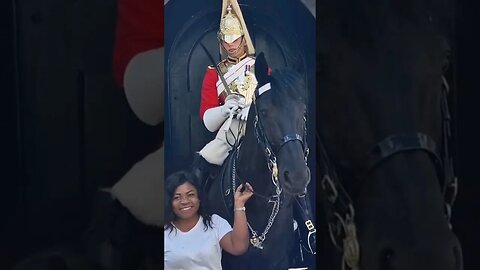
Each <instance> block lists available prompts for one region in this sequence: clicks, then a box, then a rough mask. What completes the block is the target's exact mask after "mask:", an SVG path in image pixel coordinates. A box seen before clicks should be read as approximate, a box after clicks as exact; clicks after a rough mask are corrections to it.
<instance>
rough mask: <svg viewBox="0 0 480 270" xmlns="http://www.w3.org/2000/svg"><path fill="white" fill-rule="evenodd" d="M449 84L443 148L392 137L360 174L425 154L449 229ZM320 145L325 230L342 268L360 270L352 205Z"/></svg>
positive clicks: (452, 185) (452, 183)
mask: <svg viewBox="0 0 480 270" xmlns="http://www.w3.org/2000/svg"><path fill="white" fill-rule="evenodd" d="M449 91H450V88H449V85H448V83H447V80H446V79H445V77H443V76H442V93H441V115H442V146H443V148H442V149H438V148H437V144H436V143H435V141H434V140H433V139H432V138H431V137H430V136H428V135H427V134H424V133H421V132H417V133H406V134H393V135H391V136H388V137H387V138H385V139H384V140H382V141H380V142H379V143H377V144H376V145H375V147H374V148H373V150H372V151H371V153H370V154H369V156H368V157H367V158H366V163H365V164H366V165H365V166H364V169H363V171H362V173H361V175H362V179H365V178H366V177H367V176H368V175H369V174H370V173H371V172H372V171H373V170H374V169H375V168H377V167H378V166H379V165H380V164H381V163H382V162H383V161H385V160H386V159H388V158H390V157H392V156H393V155H396V154H398V153H401V152H406V151H424V152H426V153H428V154H429V156H430V157H431V158H432V159H433V162H434V164H435V167H436V170H437V174H438V177H439V178H440V180H441V182H443V183H442V184H443V194H444V200H445V215H446V219H447V222H448V224H449V226H450V229H451V223H450V219H451V209H452V205H453V203H454V201H455V198H456V195H457V190H458V179H457V177H456V176H455V174H454V170H453V156H452V154H451V153H450V152H449V149H451V147H453V139H452V133H451V129H450V126H451V115H450V112H449V108H448V95H449ZM318 142H319V143H318V145H319V146H320V167H321V171H323V172H324V173H323V178H322V181H321V186H322V189H323V191H324V192H325V195H326V198H327V201H328V206H329V207H328V208H329V209H328V210H327V216H328V227H329V233H330V238H331V241H332V243H333V245H334V246H335V247H336V248H337V250H338V251H339V252H343V262H342V266H343V267H345V264H346V265H347V266H348V267H349V268H350V269H359V268H358V267H359V266H358V265H359V260H360V248H359V244H358V240H357V236H356V226H355V211H354V206H353V202H352V200H351V198H350V196H349V195H348V193H347V192H346V191H345V189H344V187H343V186H342V184H341V182H340V180H339V177H338V176H337V174H336V171H335V167H334V165H333V163H332V162H331V160H330V159H329V156H328V154H327V151H326V148H325V146H324V145H323V143H322V140H321V139H320V138H318Z"/></svg>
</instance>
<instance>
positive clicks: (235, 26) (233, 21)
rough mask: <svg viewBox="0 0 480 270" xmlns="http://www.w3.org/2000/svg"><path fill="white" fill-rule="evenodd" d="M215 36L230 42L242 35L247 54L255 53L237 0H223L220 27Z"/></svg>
mask: <svg viewBox="0 0 480 270" xmlns="http://www.w3.org/2000/svg"><path fill="white" fill-rule="evenodd" d="M217 36H218V39H219V40H223V41H225V42H227V43H232V42H233V41H235V40H236V39H237V38H239V37H241V36H243V37H244V39H245V41H246V45H247V54H255V48H254V47H253V43H252V40H251V39H250V35H249V34H248V29H247V26H246V25H245V21H244V19H243V15H242V11H241V10H240V6H239V5H238V2H237V0H223V4H222V16H221V19H220V29H219V31H218V35H217Z"/></svg>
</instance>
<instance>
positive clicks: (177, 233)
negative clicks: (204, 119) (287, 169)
mask: <svg viewBox="0 0 480 270" xmlns="http://www.w3.org/2000/svg"><path fill="white" fill-rule="evenodd" d="M196 182H197V181H195V177H194V176H193V175H192V174H190V173H188V172H183V171H180V172H177V173H174V174H172V175H171V176H169V177H168V178H167V179H166V183H165V192H166V194H165V220H166V225H165V227H164V237H165V238H164V239H165V246H164V250H165V251H164V252H165V255H164V260H165V269H167V270H168V269H199V268H201V269H222V266H221V254H222V249H224V250H225V251H227V252H228V253H230V254H233V255H240V254H243V253H244V252H245V251H246V250H247V248H248V244H249V242H248V229H247V220H246V216H245V207H244V205H245V202H246V201H247V200H248V199H249V198H250V197H251V196H252V194H253V190H252V187H251V186H250V184H248V183H247V184H246V186H245V190H244V191H243V192H241V191H240V190H241V189H242V187H243V186H242V185H240V186H239V187H238V188H237V190H236V192H235V210H236V211H235V221H234V225H233V229H232V227H231V226H230V224H229V223H228V222H227V221H226V220H225V219H223V218H221V217H220V216H218V215H215V214H214V215H207V214H205V212H204V210H203V208H202V204H201V198H202V194H200V193H199V190H200V189H198V186H197V184H196Z"/></svg>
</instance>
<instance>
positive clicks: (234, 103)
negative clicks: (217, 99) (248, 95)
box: [222, 94, 243, 117]
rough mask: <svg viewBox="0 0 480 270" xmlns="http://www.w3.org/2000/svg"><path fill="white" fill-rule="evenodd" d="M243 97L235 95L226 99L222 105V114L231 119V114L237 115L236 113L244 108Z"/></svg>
mask: <svg viewBox="0 0 480 270" xmlns="http://www.w3.org/2000/svg"><path fill="white" fill-rule="evenodd" d="M242 99H243V98H242V97H241V96H239V95H235V94H230V95H228V96H227V97H226V98H225V104H223V105H222V107H223V108H222V112H223V114H224V117H229V116H230V114H232V113H233V114H235V113H236V111H238V110H239V109H241V108H243V102H242Z"/></svg>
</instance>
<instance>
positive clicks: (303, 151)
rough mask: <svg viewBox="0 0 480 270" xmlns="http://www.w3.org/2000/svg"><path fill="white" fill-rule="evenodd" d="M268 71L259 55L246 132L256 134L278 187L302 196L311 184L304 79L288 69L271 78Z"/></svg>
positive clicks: (279, 71) (263, 58)
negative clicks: (308, 165)
mask: <svg viewBox="0 0 480 270" xmlns="http://www.w3.org/2000/svg"><path fill="white" fill-rule="evenodd" d="M267 70H268V67H267V64H266V61H265V57H264V56H263V53H262V54H260V55H259V56H258V57H257V60H256V64H255V74H256V77H257V80H258V88H257V90H256V92H255V98H254V101H253V102H252V105H251V109H250V112H249V117H248V119H249V122H250V125H247V130H248V129H250V128H252V129H254V130H255V132H254V133H255V137H256V140H257V141H258V142H259V149H260V151H261V152H264V154H263V155H265V156H266V157H267V163H268V164H269V166H270V167H271V168H270V169H271V171H272V172H273V174H276V175H277V176H278V181H279V185H280V187H281V188H282V189H283V190H284V191H285V192H287V193H289V194H302V193H304V192H305V190H306V187H307V185H308V183H309V182H310V170H309V168H308V167H307V164H306V158H307V155H308V146H307V138H306V135H307V127H306V123H307V122H306V111H307V108H306V105H305V98H306V87H305V83H304V79H303V77H302V76H301V75H300V74H299V73H297V72H296V71H294V70H292V69H289V68H281V69H278V70H275V71H274V72H273V73H272V75H271V76H270V75H269V74H267Z"/></svg>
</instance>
